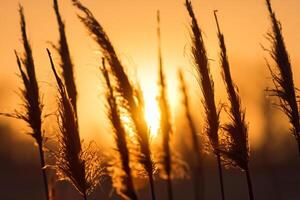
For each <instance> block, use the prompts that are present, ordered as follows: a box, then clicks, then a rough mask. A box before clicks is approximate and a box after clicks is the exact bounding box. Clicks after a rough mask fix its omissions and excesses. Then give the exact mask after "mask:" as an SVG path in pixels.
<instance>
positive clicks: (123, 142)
mask: <svg viewBox="0 0 300 200" xmlns="http://www.w3.org/2000/svg"><path fill="white" fill-rule="evenodd" d="M101 72H102V75H103V77H104V79H105V83H106V88H107V89H106V90H107V91H106V100H107V103H108V107H109V111H108V114H107V116H108V118H109V120H110V122H111V125H112V129H113V134H114V140H115V143H116V147H117V148H116V149H117V152H118V153H119V157H120V161H121V171H122V175H121V176H119V177H116V178H114V179H118V180H119V179H120V180H119V181H118V182H120V184H117V185H116V187H117V189H118V193H119V194H120V195H121V196H122V197H123V198H124V199H128V200H137V199H138V197H137V195H136V192H135V190H134V186H133V178H132V173H131V168H130V165H129V161H130V159H129V157H130V154H129V149H128V144H127V138H126V131H125V128H124V126H123V124H122V121H121V115H120V111H119V109H118V105H117V100H116V97H115V95H114V89H113V86H112V84H111V81H110V78H109V72H108V70H107V69H106V67H105V59H104V58H103V59H102V68H101ZM114 179H113V181H116V180H114Z"/></svg>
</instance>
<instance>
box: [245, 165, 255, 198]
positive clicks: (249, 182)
mask: <svg viewBox="0 0 300 200" xmlns="http://www.w3.org/2000/svg"><path fill="white" fill-rule="evenodd" d="M245 172H246V177H247V184H248V193H249V199H250V200H254V193H253V187H252V180H251V175H250V170H249V168H248V167H247V168H246V169H245Z"/></svg>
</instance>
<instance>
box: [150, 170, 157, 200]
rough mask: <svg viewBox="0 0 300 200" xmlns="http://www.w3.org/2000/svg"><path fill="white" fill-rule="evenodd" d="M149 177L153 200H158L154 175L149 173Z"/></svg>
mask: <svg viewBox="0 0 300 200" xmlns="http://www.w3.org/2000/svg"><path fill="white" fill-rule="evenodd" d="M148 177H149V185H150V191H151V197H152V200H156V197H155V189H154V180H153V175H152V174H150V173H148Z"/></svg>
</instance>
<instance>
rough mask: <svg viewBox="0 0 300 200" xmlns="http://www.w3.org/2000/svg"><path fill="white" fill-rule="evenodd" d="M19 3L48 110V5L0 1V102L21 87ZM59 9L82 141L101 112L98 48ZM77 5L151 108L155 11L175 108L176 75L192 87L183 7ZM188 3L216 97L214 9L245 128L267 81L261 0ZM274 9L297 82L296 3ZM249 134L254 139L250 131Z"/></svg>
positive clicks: (175, 0)
mask: <svg viewBox="0 0 300 200" xmlns="http://www.w3.org/2000/svg"><path fill="white" fill-rule="evenodd" d="M18 2H20V3H21V4H22V5H23V6H24V9H25V16H26V20H27V24H28V26H27V29H28V35H29V38H30V42H31V44H32V47H33V53H34V58H35V61H36V68H37V74H38V79H39V81H40V83H41V87H42V89H43V90H42V91H43V92H44V93H45V98H44V99H45V102H46V103H48V104H50V106H48V108H47V109H48V110H49V111H53V109H54V108H55V107H54V106H53V105H54V104H53V103H54V102H55V99H53V95H50V93H49V92H48V91H55V88H54V86H53V77H52V74H51V71H50V66H49V63H48V59H47V57H46V52H45V48H46V47H50V45H49V44H48V42H49V41H50V42H54V43H56V42H57V40H58V30H57V24H56V19H55V15H54V12H53V9H52V1H51V0H43V1H41V0H18V1H17V0H0V27H1V31H0V79H1V81H0V83H1V85H3V84H6V83H10V84H7V85H5V86H7V87H4V88H5V91H6V92H3V94H5V97H3V96H4V95H2V97H1V98H0V99H3V98H6V99H9V98H11V99H14V98H16V95H15V94H14V93H13V92H12V91H14V90H16V89H17V87H18V86H19V83H20V81H19V80H18V79H17V77H16V76H15V73H17V66H16V62H15V58H14V54H13V50H14V49H17V50H18V51H21V50H22V48H21V44H20V31H19V16H18V12H17V9H18ZM59 3H60V10H61V13H62V16H63V19H64V21H65V23H66V30H67V36H68V41H69V45H70V49H71V54H72V58H73V61H74V63H75V66H76V69H75V70H76V79H77V83H78V84H77V85H78V89H79V114H80V116H82V117H81V118H80V119H79V120H80V122H81V123H82V125H81V128H82V129H83V130H84V132H85V134H87V135H88V134H89V133H91V132H94V130H101V125H100V123H99V121H101V115H102V114H103V112H104V107H103V105H102V104H101V101H100V99H101V98H102V97H103V94H101V92H102V91H103V90H101V87H102V86H101V80H100V73H99V71H98V69H97V68H98V65H99V62H98V61H99V53H98V47H97V46H96V45H95V43H94V42H93V41H92V40H91V38H90V37H89V36H88V34H87V32H86V30H85V29H84V27H83V25H82V24H80V22H79V20H78V18H77V17H76V10H75V9H74V7H72V5H71V1H68V0H64V1H62V0H60V1H59ZM82 3H84V4H85V5H86V6H87V7H89V8H90V9H91V11H92V12H93V13H94V14H95V16H96V17H97V19H98V20H99V21H100V23H101V24H102V25H103V27H104V28H105V30H106V31H107V33H108V35H109V36H110V38H111V40H112V42H113V44H114V46H115V48H116V49H117V52H118V54H119V56H120V58H121V60H122V62H123V63H124V64H125V65H126V66H127V71H128V73H129V74H130V75H133V76H134V75H135V74H137V76H138V79H139V80H140V81H141V85H142V87H143V89H144V90H145V91H148V92H146V94H145V95H146V97H148V98H152V100H151V101H152V102H153V101H155V92H156V89H155V86H156V84H157V76H156V74H157V51H156V50H157V44H156V16H155V15H156V10H157V9H159V10H160V11H161V26H162V27H161V29H162V48H163V59H164V64H165V68H166V72H167V75H168V76H167V78H168V83H169V85H171V86H172V87H171V88H169V93H170V94H169V98H170V99H171V103H172V105H173V106H174V105H175V104H176V101H178V100H177V99H178V98H176V90H177V88H178V86H177V82H176V81H177V76H176V74H177V68H178V67H182V68H183V69H184V70H185V72H186V75H187V76H188V77H187V79H188V80H193V76H192V75H191V71H192V70H191V62H190V59H189V58H190V57H189V31H188V28H189V26H188V25H189V18H188V16H187V13H186V10H185V7H184V6H183V4H184V1H183V0H151V1H149V0H82ZM192 3H193V5H194V7H195V12H196V14H197V17H198V19H199V23H200V25H201V27H202V28H203V30H204V34H205V39H206V45H207V49H208V54H209V57H210V58H211V59H212V62H211V66H212V73H213V76H214V78H215V80H216V81H215V82H216V87H217V92H218V90H219V91H221V89H218V88H222V84H223V83H222V81H219V80H221V78H220V71H219V68H218V47H217V45H218V41H217V37H216V28H215V22H214V18H213V10H215V9H217V10H219V20H220V23H221V28H222V30H223V32H224V34H225V39H226V43H227V46H228V51H229V56H230V61H231V63H232V68H233V69H232V71H233V77H234V79H235V80H236V82H237V84H238V85H239V87H240V91H241V94H242V95H243V96H245V100H244V101H245V104H246V106H249V107H250V108H253V109H249V108H248V109H247V111H248V113H249V118H250V119H249V121H250V123H252V121H251V120H252V119H254V118H255V116H257V114H256V112H257V111H256V110H255V109H256V108H255V105H256V103H257V102H256V100H257V99H258V97H256V96H255V95H257V94H258V93H257V92H256V89H257V88H254V87H253V85H255V84H263V83H264V82H265V81H266V74H265V72H266V67H265V65H264V57H267V54H266V53H265V52H264V51H263V50H262V48H261V47H260V44H265V46H268V42H267V41H266V39H265V38H264V34H265V33H266V31H267V30H269V27H270V26H269V21H268V20H269V19H268V17H267V12H266V8H265V5H264V0H250V1H242V0H226V1H224V0H194V1H192ZM273 5H274V10H275V11H276V13H277V16H278V18H279V19H280V21H281V23H282V24H283V29H284V30H283V32H284V36H285V38H286V43H287V47H288V50H289V53H290V56H291V59H292V63H293V64H294V71H295V74H296V75H297V76H298V74H299V72H300V69H299V66H300V57H299V56H300V54H299V51H300V46H299V41H300V26H299V24H300V14H299V8H300V2H299V1H298V0H287V1H280V0H273ZM56 58H58V56H56ZM16 81H17V82H16ZM16 83H17V84H16ZM249 83H250V84H249ZM190 84H195V82H193V81H192V82H191V83H190ZM296 85H297V86H298V87H300V81H299V76H298V79H296ZM2 87H3V86H2ZM1 89H2V88H1ZM262 89H263V88H262ZM2 90H3V89H2ZM193 91H194V92H199V90H197V88H195V89H193V90H191V92H193ZM255 92H256V93H255ZM222 93H223V92H220V93H218V95H217V96H218V97H217V98H219V99H220V96H222V95H221V94H222ZM252 93H253V94H255V95H252ZM192 97H193V98H194V101H195V103H198V104H199V100H198V99H197V98H198V97H199V95H198V93H197V94H194V93H193V95H192ZM246 98H248V99H246ZM4 102H8V101H4ZM12 102H14V101H12ZM49 102H50V103H49ZM2 104H3V103H2ZM15 106H16V104H15V103H7V104H5V106H4V105H1V106H0V108H1V109H4V110H12V109H13V108H15ZM251 106H253V107H251ZM176 110H177V109H176ZM174 112H177V111H174ZM90 116H93V117H90ZM255 119H256V118H255ZM253 121H256V120H253ZM253 123H254V122H253ZM255 123H256V122H255ZM250 130H251V129H250ZM252 130H253V132H256V131H255V129H254V128H253V129H252ZM102 131H103V129H102Z"/></svg>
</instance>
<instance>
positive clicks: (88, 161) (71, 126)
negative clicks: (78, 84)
mask: <svg viewBox="0 0 300 200" xmlns="http://www.w3.org/2000/svg"><path fill="white" fill-rule="evenodd" d="M47 53H48V56H49V60H50V64H51V68H52V70H53V73H54V76H55V79H56V82H57V88H58V92H59V97H58V102H59V105H58V106H59V107H58V108H59V128H60V135H59V144H60V148H59V152H58V155H57V158H56V162H57V164H56V167H57V170H58V175H59V177H60V179H66V180H68V181H69V182H70V183H72V184H73V185H74V186H75V188H76V189H77V190H78V191H79V193H80V194H81V195H82V196H83V198H84V199H85V200H86V199H87V196H88V194H90V193H91V192H92V191H93V190H94V189H95V187H96V186H97V184H98V183H99V177H100V173H101V171H100V170H99V165H100V163H99V162H98V160H97V153H96V152H92V151H91V149H86V150H82V146H81V141H80V136H79V129H78V123H77V118H76V114H75V112H74V108H73V106H72V103H71V100H70V99H69V97H68V94H67V91H66V89H65V86H64V84H63V82H62V80H61V78H60V77H59V75H58V73H57V72H56V70H55V67H54V63H53V60H52V57H51V53H50V51H49V50H48V49H47Z"/></svg>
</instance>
